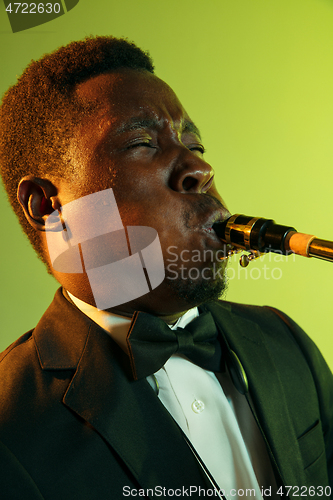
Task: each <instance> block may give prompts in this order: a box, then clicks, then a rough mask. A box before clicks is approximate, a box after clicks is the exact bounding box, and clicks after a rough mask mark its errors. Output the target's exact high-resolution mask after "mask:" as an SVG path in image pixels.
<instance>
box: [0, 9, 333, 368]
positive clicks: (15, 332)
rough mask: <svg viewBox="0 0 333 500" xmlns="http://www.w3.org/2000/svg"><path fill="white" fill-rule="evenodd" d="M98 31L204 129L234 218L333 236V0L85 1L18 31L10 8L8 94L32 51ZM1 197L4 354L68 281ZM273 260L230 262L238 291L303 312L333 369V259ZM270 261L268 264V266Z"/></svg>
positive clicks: (1, 50) (238, 296) (4, 51)
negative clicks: (244, 265)
mask: <svg viewBox="0 0 333 500" xmlns="http://www.w3.org/2000/svg"><path fill="white" fill-rule="evenodd" d="M89 34H99V35H104V34H113V35H115V36H126V37H128V38H129V39H131V40H133V41H135V42H136V43H137V44H138V45H139V46H140V47H142V48H144V49H148V50H149V51H150V52H151V54H152V56H153V59H154V61H155V65H156V73H157V75H158V76H159V77H161V78H162V79H164V80H166V81H167V82H168V83H169V84H170V85H171V87H173V89H174V90H175V92H176V93H177V95H178V97H179V98H180V100H181V101H182V102H183V104H184V106H185V108H186V109H187V111H188V112H189V114H190V116H191V117H192V119H193V120H194V121H195V123H196V124H198V126H199V127H200V129H201V132H202V135H203V142H204V145H205V146H206V148H207V155H206V159H207V161H208V162H210V163H211V164H212V165H213V166H214V168H215V170H216V177H217V184H218V187H219V189H220V192H221V194H222V196H223V197H224V199H225V201H226V202H227V204H228V206H229V209H230V210H231V212H232V213H245V214H248V215H252V216H261V217H267V218H273V219H275V221H276V222H278V223H280V224H287V225H292V226H294V227H296V228H297V229H298V231H301V232H307V233H310V234H316V235H317V236H318V237H320V238H324V239H331V240H332V239H333V227H332V215H333V200H332V181H333V169H332V166H333V165H332V159H333V141H332V132H333V0H206V1H205V2H203V1H202V0H168V1H165V2H162V1H156V0H141V1H138V0H121V2H120V1H113V0H99V1H98V2H95V1H92V0H80V2H79V3H78V5H77V6H76V7H75V8H74V9H72V10H71V11H70V12H68V13H66V14H65V15H63V16H61V17H59V18H57V19H55V20H53V21H51V22H49V23H47V24H44V25H41V26H38V27H36V28H32V29H30V30H26V31H22V32H19V33H15V34H13V33H12V32H11V30H10V24H9V20H8V18H7V17H6V12H5V9H4V6H3V4H2V3H0V56H1V73H0V92H1V94H2V93H3V92H4V91H5V90H6V89H7V88H8V87H9V85H11V84H13V83H14V82H15V79H16V76H18V75H19V74H21V72H22V70H23V69H24V67H25V66H26V65H27V64H28V63H29V62H30V60H31V59H35V58H39V57H40V56H41V55H42V54H43V53H45V52H49V51H52V50H54V49H55V48H56V47H58V46H59V45H63V44H66V43H68V42H69V41H71V40H76V39H80V38H83V37H84V36H86V35H89ZM0 205H1V250H0V252H1V260H0V263H1V300H0V308H1V313H0V318H1V319H0V321H1V336H0V350H1V349H2V348H5V347H6V346H7V345H8V344H9V343H11V342H12V341H13V340H14V339H16V338H17V337H18V336H20V335H21V334H23V333H24V332H25V331H26V330H28V329H30V328H32V327H34V325H35V324H36V322H37V321H38V319H39V318H40V316H41V315H42V313H43V311H44V310H45V309H46V307H47V306H48V304H49V303H50V301H51V299H52V297H53V294H54V292H55V290H56V288H57V283H56V282H55V280H54V279H53V278H52V277H50V276H48V275H47V273H46V271H45V269H44V267H43V265H42V264H41V263H40V262H39V261H38V259H37V258H36V257H35V255H34V253H33V250H32V249H31V248H30V246H29V243H28V242H27V241H26V239H25V237H24V236H23V234H22V233H21V230H20V228H19V225H18V223H17V221H16V219H15V216H14V215H13V214H12V213H11V210H10V208H9V206H8V203H7V200H6V197H5V194H4V193H3V190H1V192H0ZM280 260H281V259H279V261H278V262H277V261H276V260H275V259H274V258H273V256H272V255H267V256H266V257H265V258H264V259H263V260H262V261H256V262H254V263H251V264H250V266H249V268H248V269H247V270H243V269H240V268H239V266H238V265H237V263H236V262H234V263H232V266H231V269H230V276H232V277H233V279H231V280H230V285H229V291H228V295H227V298H228V299H229V300H231V301H238V302H243V303H250V304H259V305H263V304H267V305H271V306H275V307H277V308H280V309H282V310H283V311H285V312H286V313H287V314H289V315H290V316H292V317H293V319H295V320H296V321H297V322H298V323H299V324H300V325H301V326H302V327H303V328H304V329H305V330H306V331H307V332H308V334H309V335H310V336H311V337H312V338H313V339H314V340H315V342H316V343H317V344H318V345H319V347H320V349H321V350H322V352H323V354H324V356H325V358H326V359H327V361H328V363H329V364H330V366H331V367H333V339H332V337H333V335H332V319H331V316H332V313H331V310H332V277H333V267H332V264H330V263H328V262H325V261H320V260H317V259H305V258H302V257H295V258H293V257H289V258H288V259H284V260H283V261H280ZM264 266H266V267H264Z"/></svg>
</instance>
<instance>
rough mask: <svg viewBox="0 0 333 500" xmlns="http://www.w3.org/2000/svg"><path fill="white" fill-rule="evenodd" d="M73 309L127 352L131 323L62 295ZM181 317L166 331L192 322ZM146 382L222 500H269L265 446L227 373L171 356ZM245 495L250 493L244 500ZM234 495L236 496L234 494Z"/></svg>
mask: <svg viewBox="0 0 333 500" xmlns="http://www.w3.org/2000/svg"><path fill="white" fill-rule="evenodd" d="M67 293H68V295H69V296H70V298H71V299H72V301H73V302H74V304H75V305H76V306H77V307H78V308H79V309H80V310H81V311H82V312H83V313H84V314H86V315H87V316H88V317H90V318H91V319H92V320H93V321H94V322H95V323H97V324H98V325H99V326H101V327H102V328H103V329H104V330H106V331H107V332H108V333H109V335H110V336H111V337H112V338H113V339H114V340H115V342H117V343H118V344H119V346H120V347H121V348H122V349H123V350H124V351H125V352H128V351H127V345H126V340H125V339H126V336H127V333H128V330H129V326H130V324H131V318H128V317H123V316H118V315H115V314H112V313H109V312H106V311H101V310H98V309H96V308H95V307H93V306H91V305H89V304H86V303H85V302H83V301H81V300H80V299H78V298H76V297H74V296H73V295H72V294H70V293H69V292H67ZM198 314H199V313H198V309H197V308H193V309H191V310H189V311H187V312H186V313H185V314H184V315H183V316H182V317H181V318H179V320H178V321H177V323H176V324H175V325H173V326H170V328H172V329H176V328H177V327H181V328H184V327H185V326H186V325H187V324H188V323H189V322H190V321H192V320H193V319H194V318H195V317H197V316H198ZM147 381H148V382H149V384H150V385H151V386H152V388H153V389H154V390H155V392H156V394H157V395H158V397H159V399H160V400H161V402H162V403H163V405H164V406H165V408H166V409H167V410H168V411H169V413H170V414H171V416H172V417H173V418H174V420H175V421H176V422H177V424H178V425H179V427H180V428H181V429H182V431H183V432H184V434H185V435H186V436H187V438H188V439H189V441H190V442H191V443H192V445H193V447H194V448H195V450H196V452H197V453H198V455H199V456H200V457H201V460H202V461H203V462H204V464H205V465H206V467H207V468H208V470H209V472H210V473H211V475H212V476H213V478H214V480H215V482H216V483H217V485H218V486H219V488H220V489H221V490H223V491H224V492H225V496H226V497H227V498H230V496H231V497H233V498H238V497H246V496H250V495H251V496H252V497H255V498H259V499H262V498H263V497H262V488H264V489H267V488H268V489H270V488H271V493H270V495H269V496H270V498H275V495H274V493H275V491H276V482H275V479H274V474H273V470H272V466H271V463H270V460H269V457H268V453H267V450H266V446H265V443H264V440H263V437H262V435H261V433H260V430H259V428H258V426H257V424H256V422H255V420H254V417H253V415H252V413H251V410H250V407H249V405H248V403H247V401H246V399H245V396H242V395H241V394H240V393H239V392H238V391H237V390H236V389H235V387H234V386H233V384H232V382H231V380H230V377H229V376H228V374H227V373H223V374H214V373H213V372H211V371H208V370H204V369H202V368H200V367H199V366H197V365H196V364H194V363H192V362H191V361H189V360H188V359H187V358H186V357H185V356H182V355H177V354H175V355H173V356H171V358H170V359H169V360H168V361H167V362H166V363H165V365H164V366H163V367H162V368H161V369H160V370H159V371H158V372H156V373H155V374H154V375H151V376H149V377H147ZM246 490H254V491H255V494H254V492H253V491H252V492H251V493H248V495H246ZM237 491H240V494H239V495H238V494H237Z"/></svg>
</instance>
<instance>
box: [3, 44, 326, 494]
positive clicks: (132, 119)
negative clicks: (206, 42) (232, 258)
mask: <svg viewBox="0 0 333 500" xmlns="http://www.w3.org/2000/svg"><path fill="white" fill-rule="evenodd" d="M0 120H1V138H0V161H1V168H2V176H3V180H4V183H5V186H6V189H7V191H8V194H9V198H10V200H11V202H12V205H13V208H14V210H15V211H16V213H17V215H18V217H19V219H20V222H21V224H22V226H23V228H24V230H25V231H26V233H27V235H28V237H29V239H30V241H31V242H32V244H33V245H34V248H35V249H36V251H37V253H38V254H39V256H40V257H41V258H42V260H43V261H44V262H45V263H46V265H47V267H48V269H49V271H50V272H51V273H52V274H53V275H54V276H55V278H56V279H57V280H58V281H59V283H60V284H61V286H62V288H61V289H60V290H58V292H57V294H56V296H55V299H54V301H53V303H52V304H51V306H50V308H49V309H48V310H47V311H46V313H45V314H44V316H43V317H42V319H41V320H40V322H39V324H38V325H37V327H36V328H35V329H34V330H33V331H31V332H28V333H27V334H25V335H24V336H23V337H21V338H20V339H19V340H18V341H17V342H15V343H14V344H13V345H12V346H10V347H9V348H8V349H7V350H6V351H5V352H4V353H3V355H2V359H1V363H0V379H1V388H0V394H1V396H0V397H1V408H2V410H1V416H0V440H1V443H2V444H1V473H0V475H1V485H2V486H1V487H2V494H3V498H6V499H7V498H8V499H12V498H20V499H21V498H24V499H41V498H43V499H50V500H51V499H57V500H58V499H62V500H66V499H72V498H82V499H89V500H90V499H95V498H96V499H101V498H123V497H124V496H141V497H146V498H153V497H155V496H182V497H187V496H192V497H193V498H199V497H202V496H213V495H214V496H218V495H220V497H222V495H224V496H225V497H230V496H233V497H240V496H257V497H265V496H266V497H268V496H269V497H272V498H281V497H283V496H289V497H293V496H299V495H302V496H312V497H315V498H317V497H322V496H324V497H325V496H326V497H329V496H330V486H329V481H331V485H332V482H333V465H332V455H333V431H332V427H333V383H332V374H331V372H330V370H329V369H328V367H327V365H326V364H325V362H324V360H323V358H322V357H321V355H320V353H319V352H318V350H317V348H316V347H315V346H314V345H313V343H312V342H311V341H310V339H309V338H308V337H307V336H306V335H305V334H304V332H302V331H301V330H300V329H299V327H298V326H297V325H295V324H294V323H293V322H292V321H291V320H289V319H288V318H287V317H285V316H284V315H283V314H282V313H280V312H277V311H275V310H271V309H269V308H258V307H248V306H242V305H236V304H231V303H227V302H222V301H218V298H219V297H220V296H221V294H222V293H223V291H224V289H225V281H224V269H225V266H226V261H227V253H226V250H225V248H224V246H223V245H222V243H221V241H220V240H219V239H218V238H217V236H216V234H215V232H214V231H213V229H212V225H213V224H214V222H217V221H222V220H224V219H226V218H227V217H228V216H229V213H228V211H227V209H226V207H225V205H224V203H223V201H222V199H221V197H220V196H219V194H218V193H217V191H216V188H215V185H214V176H213V170H212V168H211V166H210V165H209V164H207V163H206V162H205V161H204V159H203V154H204V147H203V145H202V143H201V139H200V135H199V132H198V129H197V127H196V126H195V125H194V123H193V122H192V120H191V119H190V117H189V116H188V114H187V113H186V111H185V110H184V108H183V107H182V105H181V104H180V102H179V101H178V99H177V97H176V96H175V94H174V93H173V91H172V90H171V89H170V88H169V87H168V86H167V85H166V84H165V83H164V82H163V81H161V80H160V79H158V78H157V77H156V76H155V75H154V74H153V65H152V62H151V60H150V58H149V57H148V56H147V54H145V53H143V52H142V51H141V50H140V49H138V48H137V47H135V46H134V45H132V44H129V43H128V42H127V41H125V40H117V39H114V38H112V37H96V38H88V39H86V40H84V41H81V42H74V43H72V44H70V45H68V46H66V47H62V48H60V49H59V50H58V51H56V52H55V53H53V54H50V55H47V56H45V57H44V58H42V59H41V60H40V61H37V62H33V63H32V64H31V65H30V66H29V67H28V68H27V69H26V71H25V72H24V74H23V75H22V77H21V78H20V79H19V81H18V83H17V84H16V85H15V86H13V87H12V88H11V89H9V91H8V92H7V94H6V95H5V97H4V99H3V104H2V108H1V114H0ZM105 207H106V208H105ZM110 207H111V208H110ZM110 220H111V222H110ZM109 223H110V227H109V226H108V224H109ZM105 225H106V226H108V228H106V229H105V228H104V226H105ZM133 228H137V229H138V228H139V229H138V231H139V232H138V231H136V232H135V229H133ZM140 228H141V229H140ZM142 228H149V231H152V232H150V233H149V235H148V236H149V237H147V235H146V233H144V234H145V236H142V234H143V233H141V232H140V231H141V230H142ZM126 231H127V233H126ZM104 233H107V234H106V235H105V234H104ZM108 234H111V236H112V237H111V236H108ZM137 234H139V236H138V237H136V236H135V235H137ZM147 234H148V233H147ZM78 235H79V236H78ZM151 235H153V236H152V237H151V238H150V236H151ZM155 235H158V238H156V237H155ZM109 237H110V238H111V239H108V238H109ZM148 240H149V241H148ZM152 241H153V243H152ZM153 244H154V246H153V248H154V252H151V253H149V254H148V253H147V252H148V250H147V248H148V247H149V248H152V247H150V245H153ZM128 247H129V249H130V250H131V251H130V252H128ZM159 251H160V252H161V255H162V256H163V259H164V263H165V276H164V272H163V276H162V277H161V274H160V271H159V264H160V259H159ZM126 252H127V253H126ZM145 252H146V253H145ZM62 256H63V258H62ZM64 256H65V257H64ZM57 259H58V260H57ZM59 259H60V260H59ZM61 259H62V260H61ZM108 259H109V260H108ZM110 259H111V260H112V263H111V264H115V266H113V267H112V269H113V270H114V272H113V273H109V271H110V269H111V267H109V266H110ZM126 259H127V260H126ZM133 259H136V260H135V264H136V267H135V266H134V267H133V268H132V267H131V266H132V264H133V262H134V260H133ZM124 260H125V261H126V265H127V263H128V265H129V266H130V272H129V273H127V274H126V272H125V271H126V269H125V267H126V266H123V267H122V273H120V275H121V277H123V279H122V280H119V279H118V278H119V276H118V275H117V272H118V269H119V266H121V265H122V264H121V262H123V261H124ZM137 264H139V267H140V269H141V271H142V272H141V275H140V276H141V278H140V279H141V281H140V279H139V277H140V276H139V273H138V272H137V270H138V269H139V267H138V266H137ZM193 271H195V272H193ZM143 275H144V277H145V280H146V281H145V282H146V289H145V288H142V289H141V288H140V291H139V287H138V288H137V285H138V283H139V282H140V283H142V276H143ZM157 276H158V278H157ZM131 278H132V279H133V282H131ZM142 292H143V293H142ZM125 297H126V300H125V299H124V298H125ZM100 304H103V306H101V305H100ZM96 306H97V307H96ZM164 339H165V340H166V341H165V342H163V340H164ZM193 339H194V340H193ZM194 341H195V343H194ZM197 341H198V342H197ZM157 344H158V345H157ZM199 344H200V347H197V346H198V345H199Z"/></svg>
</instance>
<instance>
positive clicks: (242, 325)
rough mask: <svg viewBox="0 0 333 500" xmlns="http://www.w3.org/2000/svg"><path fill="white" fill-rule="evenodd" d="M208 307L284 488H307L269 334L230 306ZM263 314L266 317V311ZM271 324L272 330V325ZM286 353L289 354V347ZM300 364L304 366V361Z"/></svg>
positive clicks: (293, 359) (293, 427)
mask: <svg viewBox="0 0 333 500" xmlns="http://www.w3.org/2000/svg"><path fill="white" fill-rule="evenodd" d="M205 307H206V308H207V309H208V310H210V311H211V313H212V314H213V316H214V319H215V321H216V324H217V326H218V328H219V330H220V332H221V334H222V336H223V338H224V340H225V342H226V344H227V345H228V346H229V347H230V348H231V349H232V350H233V351H234V352H235V353H236V354H237V356H238V358H239V360H240V362H241V364H242V366H243V368H244V370H245V373H246V374H247V378H248V382H249V394H250V396H251V399H252V401H253V405H254V408H253V407H251V409H252V411H253V413H254V416H255V418H256V420H257V423H258V425H259V427H260V429H261V432H262V434H263V436H264V439H265V441H266V443H267V444H268V447H269V449H270V452H271V455H272V459H273V463H274V464H275V466H276V468H277V471H278V473H279V474H280V476H281V478H282V480H283V482H284V484H285V485H293V484H300V485H303V484H306V477H305V475H304V473H303V467H304V466H303V463H302V458H301V455H300V450H299V446H298V443H297V435H296V433H295V430H294V429H295V426H294V422H293V419H292V416H291V414H290V405H291V401H290V398H289V399H288V396H287V395H286V393H285V388H284V387H285V386H284V384H282V382H281V378H280V374H281V371H279V367H276V366H275V361H276V355H278V353H276V355H275V356H274V357H273V356H272V350H271V349H270V346H269V341H268V342H267V336H268V335H267V331H266V332H265V334H264V332H263V330H262V328H261V327H260V326H259V325H258V323H257V322H256V323H254V322H252V321H250V320H248V319H246V318H244V317H242V315H240V314H238V313H237V314H235V313H233V306H232V304H230V303H209V304H206V305H205ZM261 313H262V314H263V315H264V310H263V309H262V311H261ZM271 319H272V318H271ZM269 324H270V328H271V329H272V322H270V323H269ZM272 335H273V336H274V334H272ZM286 342H287V341H286ZM279 344H281V341H279ZM285 350H286V351H288V346H287V345H286V349H285ZM290 351H291V353H292V355H291V360H290V364H291V365H292V364H293V363H295V359H296V356H295V345H292V346H290ZM296 355H297V349H296ZM300 363H301V364H303V360H302V359H300ZM249 403H250V401H249ZM250 406H252V405H251V404H250ZM300 471H302V472H300ZM300 474H302V477H300Z"/></svg>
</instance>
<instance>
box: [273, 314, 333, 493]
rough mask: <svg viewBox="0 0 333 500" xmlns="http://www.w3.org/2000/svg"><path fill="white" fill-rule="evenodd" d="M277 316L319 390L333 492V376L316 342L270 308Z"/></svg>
mask: <svg viewBox="0 0 333 500" xmlns="http://www.w3.org/2000/svg"><path fill="white" fill-rule="evenodd" d="M269 309H270V310H271V311H273V312H274V313H275V314H277V315H278V316H279V317H280V318H281V319H282V321H283V322H284V323H285V324H286V326H287V327H288V328H289V330H290V331H291V333H292V335H293V337H294V339H295V341H296V342H297V344H298V345H299V348H300V349H301V351H302V353H303V355H304V357H305V359H306V361H307V363H308V366H309V368H310V370H311V373H312V376H313V380H314V383H315V386H316V389H317V395H318V401H319V408H320V414H321V423H322V428H323V433H324V440H325V447H326V457H327V469H328V477H329V481H330V486H331V488H332V492H333V375H332V372H331V370H330V368H329V367H328V365H327V363H326V361H325V359H324V358H323V356H322V354H321V352H320V351H319V349H318V348H317V346H316V345H315V344H314V342H313V341H312V340H311V339H310V338H309V337H308V335H306V333H305V332H304V331H303V330H302V329H301V328H300V327H299V326H298V325H297V323H295V322H294V321H293V320H292V319H291V318H289V317H288V316H287V315H286V314H284V313H282V312H281V311H279V310H277V309H274V308H271V307H270V308H269Z"/></svg>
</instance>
